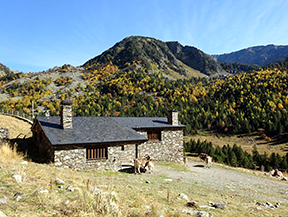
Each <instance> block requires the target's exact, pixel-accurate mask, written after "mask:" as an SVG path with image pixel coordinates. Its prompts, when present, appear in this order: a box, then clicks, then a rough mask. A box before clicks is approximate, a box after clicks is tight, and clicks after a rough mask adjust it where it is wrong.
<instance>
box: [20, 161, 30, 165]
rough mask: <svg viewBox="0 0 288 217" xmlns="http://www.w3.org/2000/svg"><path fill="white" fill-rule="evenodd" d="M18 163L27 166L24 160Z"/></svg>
mask: <svg viewBox="0 0 288 217" xmlns="http://www.w3.org/2000/svg"><path fill="white" fill-rule="evenodd" d="M18 163H20V164H24V165H27V164H28V162H27V161H26V160H23V161H19V162H18Z"/></svg>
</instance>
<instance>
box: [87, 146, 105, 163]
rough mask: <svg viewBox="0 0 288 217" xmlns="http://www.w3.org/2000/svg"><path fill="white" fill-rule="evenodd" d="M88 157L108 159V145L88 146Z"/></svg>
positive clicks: (91, 158)
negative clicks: (99, 146)
mask: <svg viewBox="0 0 288 217" xmlns="http://www.w3.org/2000/svg"><path fill="white" fill-rule="evenodd" d="M86 159H87V160H95V159H107V147H101V148H86Z"/></svg>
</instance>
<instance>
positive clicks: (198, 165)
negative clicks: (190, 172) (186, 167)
mask: <svg viewBox="0 0 288 217" xmlns="http://www.w3.org/2000/svg"><path fill="white" fill-rule="evenodd" d="M193 167H205V166H204V165H200V164H197V165H194V166H193Z"/></svg>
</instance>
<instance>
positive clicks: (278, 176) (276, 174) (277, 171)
mask: <svg viewBox="0 0 288 217" xmlns="http://www.w3.org/2000/svg"><path fill="white" fill-rule="evenodd" d="M273 176H275V177H276V178H281V177H283V174H282V172H281V171H279V170H278V169H276V170H275V171H274V174H273Z"/></svg>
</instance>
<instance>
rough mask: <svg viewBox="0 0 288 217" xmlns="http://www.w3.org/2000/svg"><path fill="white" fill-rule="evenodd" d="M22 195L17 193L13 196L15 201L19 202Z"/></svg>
mask: <svg viewBox="0 0 288 217" xmlns="http://www.w3.org/2000/svg"><path fill="white" fill-rule="evenodd" d="M22 194H23V193H21V192H17V193H16V194H14V197H15V200H16V201H19V200H21V199H22V197H21V196H20V195H22Z"/></svg>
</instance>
